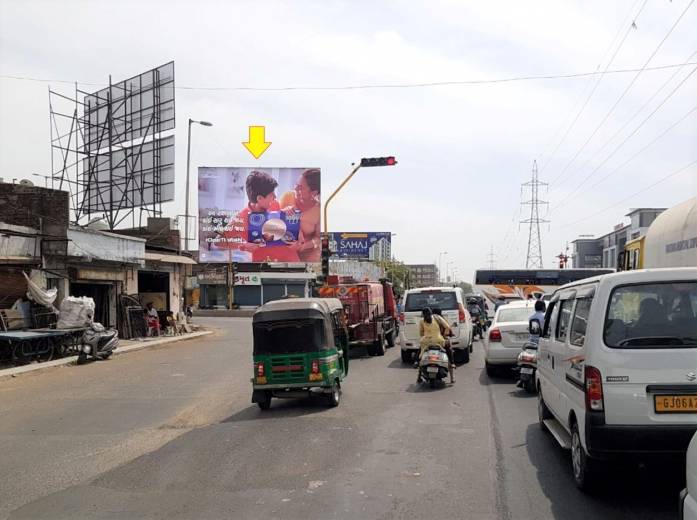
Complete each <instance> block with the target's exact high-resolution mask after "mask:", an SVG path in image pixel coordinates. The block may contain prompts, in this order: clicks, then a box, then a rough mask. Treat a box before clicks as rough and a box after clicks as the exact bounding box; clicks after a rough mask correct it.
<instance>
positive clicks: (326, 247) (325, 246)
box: [322, 235, 332, 282]
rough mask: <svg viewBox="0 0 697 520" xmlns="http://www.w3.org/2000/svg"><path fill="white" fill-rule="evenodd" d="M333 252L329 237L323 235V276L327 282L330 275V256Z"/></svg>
mask: <svg viewBox="0 0 697 520" xmlns="http://www.w3.org/2000/svg"><path fill="white" fill-rule="evenodd" d="M331 254H332V253H331V251H329V237H328V236H327V235H322V278H323V279H324V281H325V282H326V280H327V278H328V277H329V257H330V256H331Z"/></svg>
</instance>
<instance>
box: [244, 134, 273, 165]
mask: <svg viewBox="0 0 697 520" xmlns="http://www.w3.org/2000/svg"><path fill="white" fill-rule="evenodd" d="M242 144H243V145H244V147H245V148H246V149H247V150H249V153H251V154H252V155H253V156H254V158H255V159H258V158H259V157H261V156H262V155H263V154H264V152H265V151H266V149H267V148H268V147H269V146H271V143H267V142H266V127H263V126H250V127H249V141H247V142H244V143H242Z"/></svg>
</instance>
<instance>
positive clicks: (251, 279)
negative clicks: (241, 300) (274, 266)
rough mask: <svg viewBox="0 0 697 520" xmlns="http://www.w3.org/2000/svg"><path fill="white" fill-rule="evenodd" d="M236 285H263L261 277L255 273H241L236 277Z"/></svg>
mask: <svg viewBox="0 0 697 520" xmlns="http://www.w3.org/2000/svg"><path fill="white" fill-rule="evenodd" d="M235 285H261V277H260V276H259V275H258V274H253V273H239V274H236V275H235Z"/></svg>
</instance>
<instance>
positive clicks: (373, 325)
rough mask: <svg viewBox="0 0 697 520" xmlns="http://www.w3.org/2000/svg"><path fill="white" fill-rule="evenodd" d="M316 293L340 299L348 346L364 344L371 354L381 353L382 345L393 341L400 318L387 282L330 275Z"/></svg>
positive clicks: (382, 351) (382, 350)
mask: <svg viewBox="0 0 697 520" xmlns="http://www.w3.org/2000/svg"><path fill="white" fill-rule="evenodd" d="M318 293H319V296H320V297H322V298H338V299H339V300H341V303H342V305H343V306H344V309H345V311H346V317H347V320H348V331H349V347H350V348H355V347H365V348H367V350H368V354H370V355H371V356H384V355H385V345H386V344H387V346H388V347H393V346H394V345H395V343H396V341H397V337H398V335H399V321H398V316H397V304H396V302H395V297H394V293H393V291H392V284H391V283H390V282H388V281H387V280H381V281H379V282H356V281H355V280H353V279H352V278H350V277H342V278H339V277H338V276H331V277H330V279H329V284H328V285H325V286H323V287H319V288H318Z"/></svg>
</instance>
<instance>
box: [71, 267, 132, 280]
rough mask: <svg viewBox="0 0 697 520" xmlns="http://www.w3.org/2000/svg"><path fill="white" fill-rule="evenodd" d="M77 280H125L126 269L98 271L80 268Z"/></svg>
mask: <svg viewBox="0 0 697 520" xmlns="http://www.w3.org/2000/svg"><path fill="white" fill-rule="evenodd" d="M76 278H77V280H101V281H108V282H114V281H118V282H125V281H126V273H125V272H124V271H98V270H96V269H78V270H77V276H76Z"/></svg>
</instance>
